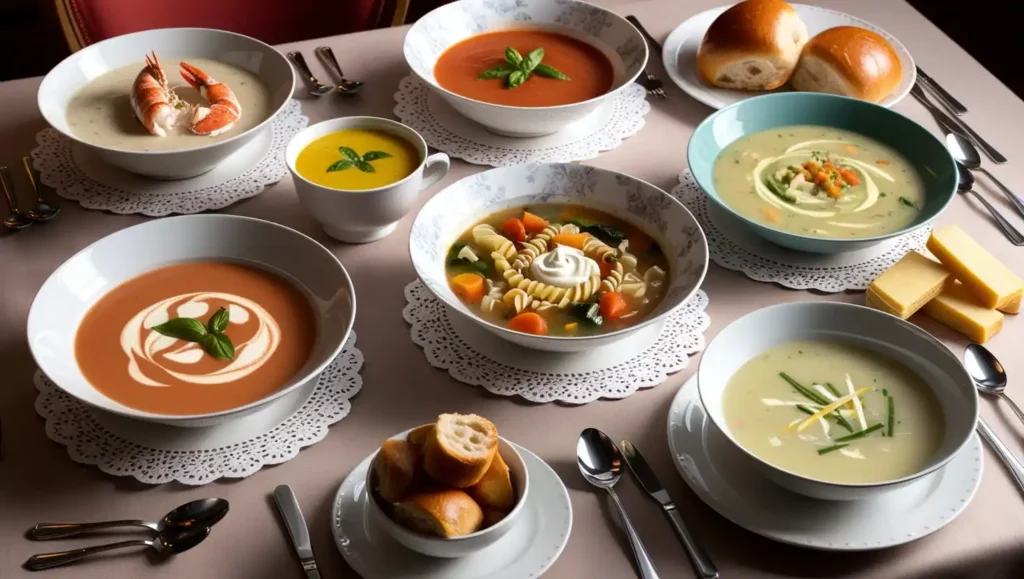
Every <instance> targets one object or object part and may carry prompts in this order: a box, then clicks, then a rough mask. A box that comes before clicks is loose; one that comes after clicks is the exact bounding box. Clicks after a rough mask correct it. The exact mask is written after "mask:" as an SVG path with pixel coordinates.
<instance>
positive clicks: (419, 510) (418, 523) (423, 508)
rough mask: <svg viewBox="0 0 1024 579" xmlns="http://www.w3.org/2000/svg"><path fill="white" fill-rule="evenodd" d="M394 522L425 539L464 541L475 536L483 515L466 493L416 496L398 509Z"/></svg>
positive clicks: (449, 491)
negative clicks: (427, 537) (467, 536)
mask: <svg viewBox="0 0 1024 579" xmlns="http://www.w3.org/2000/svg"><path fill="white" fill-rule="evenodd" d="M394 518H395V522H396V523H398V524H399V525H402V526H403V527H405V528H407V529H409V530H410V531H414V532H417V533H422V534H424V535H432V536H436V537H461V536H463V535H468V534H470V533H475V532H476V531H478V530H479V529H480V526H481V525H482V524H483V521H484V513H483V511H482V510H481V509H480V505H478V504H476V502H475V501H473V499H472V498H470V496H469V495H467V494H466V493H465V491H460V490H447V491H437V492H428V493H419V494H415V495H413V496H411V497H409V498H407V499H406V500H404V501H402V502H400V503H398V504H397V505H395V517H394Z"/></svg>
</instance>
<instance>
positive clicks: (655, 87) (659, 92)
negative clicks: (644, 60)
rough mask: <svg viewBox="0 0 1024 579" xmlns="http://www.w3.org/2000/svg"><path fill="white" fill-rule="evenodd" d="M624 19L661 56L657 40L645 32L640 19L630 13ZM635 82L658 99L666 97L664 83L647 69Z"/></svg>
mask: <svg viewBox="0 0 1024 579" xmlns="http://www.w3.org/2000/svg"><path fill="white" fill-rule="evenodd" d="M626 20H627V21H628V22H629V23H630V24H632V25H633V26H635V27H636V29H637V30H639V31H640V34H642V35H643V37H644V39H645V40H646V41H647V45H648V46H649V47H650V48H652V49H653V50H654V53H655V54H657V55H658V56H661V44H659V43H658V41H657V40H655V39H654V37H653V36H651V34H650V33H649V32H647V29H646V28H644V25H643V24H640V21H639V20H637V18H636V16H633V15H632V14H630V15H629V16H626ZM636 82H637V84H639V85H640V86H642V87H644V88H645V89H647V94H652V95H654V96H656V97H658V98H660V99H664V98H668V96H667V95H666V94H665V90H664V89H663V88H662V86H664V85H663V83H662V82H661V80H660V79H658V77H656V76H654V75H653V74H651V73H650V72H649V71H647V70H644V72H643V74H641V75H640V76H639V77H637V79H636Z"/></svg>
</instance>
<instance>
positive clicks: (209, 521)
mask: <svg viewBox="0 0 1024 579" xmlns="http://www.w3.org/2000/svg"><path fill="white" fill-rule="evenodd" d="M228 507H229V505H228V502H227V501H226V500H224V499H212V498H211V499H199V500H197V501H191V502H188V503H185V504H183V505H181V506H180V507H178V508H176V509H174V510H173V511H171V512H169V513H167V514H166V515H164V517H163V518H162V519H160V520H159V521H157V522H155V523H150V522H147V521H134V520H124V521H104V522H101V523H39V524H38V525H36V526H34V527H32V528H31V529H29V531H28V538H29V539H32V540H34V541H46V540H49V539H63V538H65V537H72V536H74V535H79V534H82V533H89V532H92V531H99V530H103V529H114V528H117V527H144V528H147V529H152V530H154V531H156V532H157V533H162V532H164V531H175V530H177V531H184V530H188V529H192V528H196V527H212V526H213V525H215V524H217V522H219V521H220V520H221V519H223V518H224V516H225V515H227V514H228Z"/></svg>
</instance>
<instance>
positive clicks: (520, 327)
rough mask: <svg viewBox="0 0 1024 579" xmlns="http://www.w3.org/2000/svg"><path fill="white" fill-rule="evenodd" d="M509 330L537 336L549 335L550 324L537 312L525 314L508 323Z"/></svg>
mask: <svg viewBox="0 0 1024 579" xmlns="http://www.w3.org/2000/svg"><path fill="white" fill-rule="evenodd" d="M508 328H509V329H510V330H515V331H517V332H522V333H524V334H533V335H535V336H546V335H548V323H547V322H546V321H544V318H542V317H540V314H538V313H536V312H523V313H521V314H519V315H517V316H516V317H514V318H512V319H511V320H509V322H508Z"/></svg>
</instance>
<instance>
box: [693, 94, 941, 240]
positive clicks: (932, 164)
mask: <svg viewBox="0 0 1024 579" xmlns="http://www.w3.org/2000/svg"><path fill="white" fill-rule="evenodd" d="M794 125H805V126H806V125H817V126H825V127H832V128H837V129H845V130H848V131H852V132H855V133H859V134H861V135H864V136H866V137H870V138H872V139H874V140H876V141H879V142H881V143H883V144H885V145H888V146H889V147H891V148H893V149H895V150H896V151H897V152H898V153H900V154H901V155H902V156H903V157H904V158H905V159H907V161H909V163H910V165H911V166H912V167H913V168H914V169H915V170H916V171H917V172H918V174H919V175H920V177H921V179H922V181H923V184H924V193H925V199H924V203H923V205H922V206H920V208H919V209H920V210H919V212H918V214H917V217H916V218H915V219H914V221H912V222H911V223H908V224H907V225H906V226H904V227H903V228H902V229H899V230H896V231H892V232H890V233H885V234H882V235H876V236H874V237H856V238H854V237H851V238H827V237H818V236H814V235H802V234H798V233H792V232H788V231H782V230H779V229H775V228H773V227H771V226H769V225H767V224H765V223H760V222H758V221H755V220H753V219H750V218H749V217H747V216H745V215H742V214H741V213H740V212H738V211H736V210H735V209H733V208H732V207H730V206H729V204H728V203H726V202H725V201H723V200H722V197H721V196H720V195H719V192H718V191H717V189H716V188H715V179H714V165H715V159H717V158H718V156H719V154H720V153H721V152H722V149H724V148H725V147H727V146H728V145H729V144H730V143H732V142H733V141H735V140H737V139H739V138H741V137H745V136H747V135H751V134H754V133H759V132H761V131H768V130H771V129H777V128H780V127H789V126H794ZM687 161H688V163H689V165H690V171H691V172H692V173H693V177H694V179H695V180H696V181H697V184H698V185H699V186H700V188H701V189H703V190H704V192H705V193H706V194H707V196H708V198H710V199H711V200H712V201H713V202H714V205H715V206H717V208H718V209H719V210H720V211H716V212H715V213H717V214H718V215H721V216H722V218H723V219H726V220H728V221H729V223H727V224H722V225H724V226H725V227H724V228H726V229H727V228H729V227H747V228H749V229H750V230H752V231H753V232H755V233H756V234H757V235H759V236H761V237H762V238H764V239H767V240H769V241H771V242H773V243H776V244H778V245H781V246H783V247H787V248H790V249H795V250H798V251H806V252H813V253H839V252H844V251H854V250H859V249H864V248H866V247H869V246H871V245H875V244H878V243H881V242H883V241H885V240H887V239H891V238H894V237H897V236H900V235H903V234H905V233H907V232H910V231H913V230H915V229H918V228H920V227H924V226H925V225H927V224H929V223H930V222H931V221H932V220H934V219H935V218H936V217H938V215H939V214H940V213H942V211H943V210H944V209H945V208H946V207H947V206H948V205H949V203H950V202H951V201H952V200H953V197H954V196H955V195H956V190H957V188H956V186H957V171H956V165H955V164H954V162H953V158H952V157H951V156H950V154H949V152H948V151H946V148H945V147H944V146H943V145H942V142H941V141H939V140H938V139H937V138H935V136H933V135H932V134H931V133H930V132H928V131H927V130H926V129H925V128H924V127H922V126H921V125H919V124H917V123H915V122H914V121H912V120H910V119H908V118H907V117H904V116H903V115H901V114H899V113H896V112H893V111H891V110H889V109H887V108H884V107H880V106H878V105H875V104H871V103H868V102H864V101H861V100H857V99H851V98H846V97H841V96H834V95H829V94H821V93H807V92H790V93H779V94H772V95H764V96H759V97H754V98H750V99H747V100H744V101H741V102H738V103H736V104H734V105H732V106H729V107H726V108H724V109H721V110H719V111H717V112H715V113H714V114H712V115H711V116H709V117H708V118H706V119H704V122H702V123H701V124H700V125H699V126H698V127H697V130H696V131H694V133H693V136H692V137H691V138H690V143H689V148H688V151H687ZM723 212H724V213H725V215H723ZM730 217H731V218H730Z"/></svg>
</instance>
